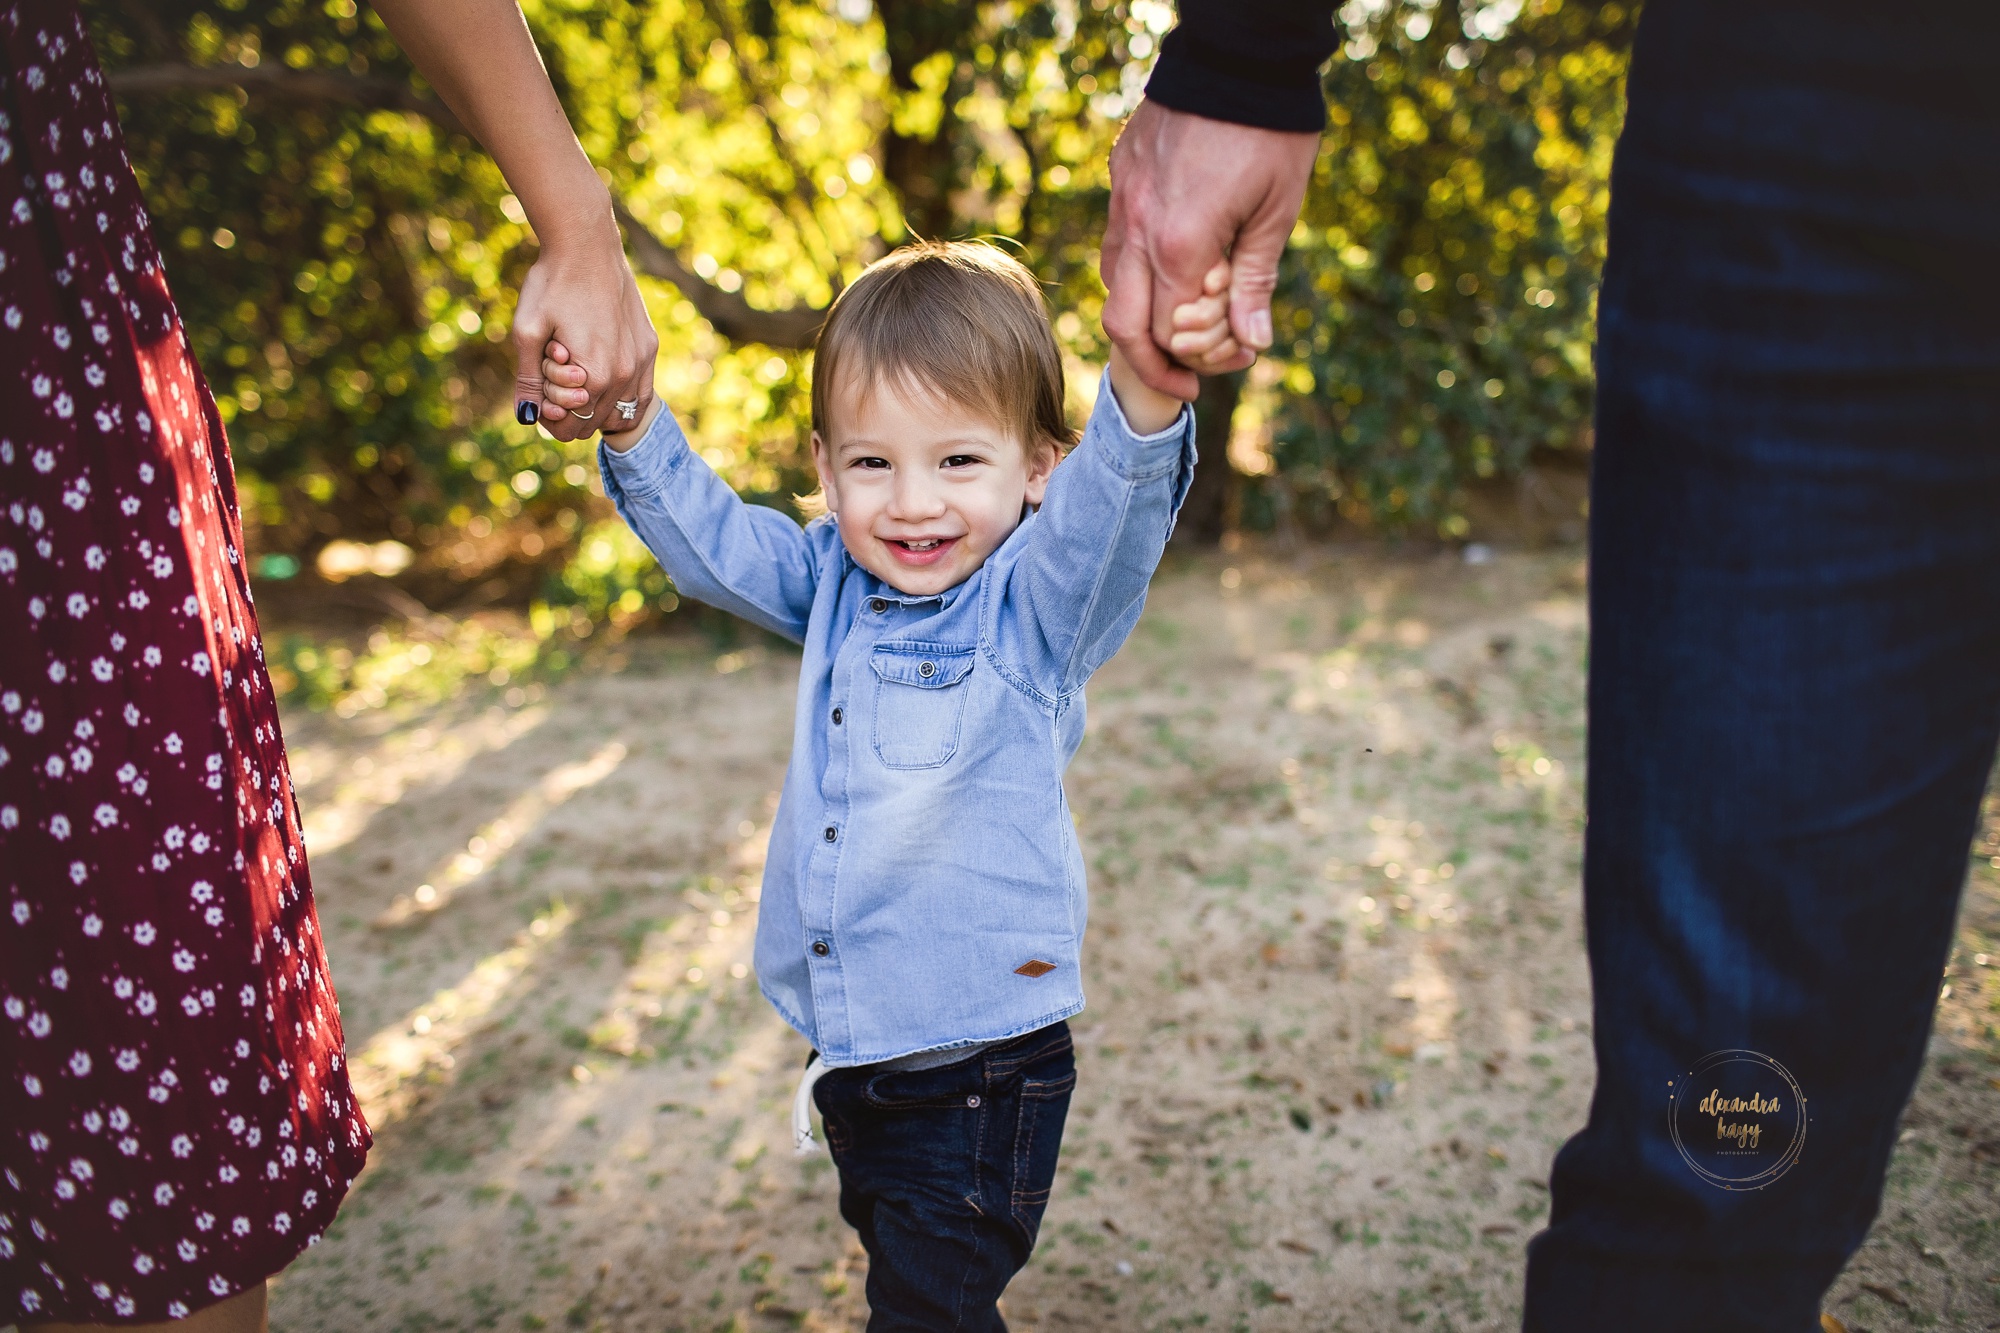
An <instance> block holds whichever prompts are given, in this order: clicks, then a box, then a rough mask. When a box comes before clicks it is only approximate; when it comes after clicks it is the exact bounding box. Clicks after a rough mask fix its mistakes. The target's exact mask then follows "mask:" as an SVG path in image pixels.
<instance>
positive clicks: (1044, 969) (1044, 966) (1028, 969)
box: [1014, 958, 1056, 977]
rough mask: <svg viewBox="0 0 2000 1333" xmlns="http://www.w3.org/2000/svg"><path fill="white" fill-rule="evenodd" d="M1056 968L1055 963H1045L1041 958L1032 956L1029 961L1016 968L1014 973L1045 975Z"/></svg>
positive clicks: (1019, 974) (1035, 975) (1029, 975)
mask: <svg viewBox="0 0 2000 1333" xmlns="http://www.w3.org/2000/svg"><path fill="white" fill-rule="evenodd" d="M1055 970H1056V965H1055V964H1054V963H1045V962H1043V961H1042V960H1041V959H1039V958H1030V959H1029V960H1028V961H1027V962H1025V963H1023V964H1021V965H1020V966H1019V967H1017V968H1015V969H1014V975H1015V976H1017V977H1045V976H1047V975H1048V974H1049V973H1051V972H1053V971H1055Z"/></svg>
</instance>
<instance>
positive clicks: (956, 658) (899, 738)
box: [869, 643, 975, 768]
mask: <svg viewBox="0 0 2000 1333" xmlns="http://www.w3.org/2000/svg"><path fill="white" fill-rule="evenodd" d="M974 651H975V650H974V649H972V648H947V647H942V646H940V645H937V644H923V643H896V644H882V645H880V646H878V647H877V648H876V649H875V651H874V653H873V654H872V655H871V656H870V659H869V661H870V664H871V665H872V666H873V667H874V668H875V753H876V755H877V756H879V757H880V758H881V760H882V763H883V764H884V766H886V767H888V768H936V767H938V766H939V765H941V764H944V763H946V762H948V761H949V760H950V759H951V757H952V755H953V754H954V753H955V752H956V751H957V750H958V731H959V727H960V726H961V725H962V724H963V723H964V721H965V696H966V695H968V694H970V693H971V687H970V686H969V685H968V684H967V682H966V678H967V677H968V676H970V675H971V674H972V657H973V652H974Z"/></svg>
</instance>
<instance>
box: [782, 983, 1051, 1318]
mask: <svg viewBox="0 0 2000 1333" xmlns="http://www.w3.org/2000/svg"><path fill="white" fill-rule="evenodd" d="M1075 1089H1076V1052H1075V1049H1074V1047H1073V1046H1072V1045H1071V1043H1070V1036H1069V1024H1067V1023H1056V1024H1054V1025H1052V1026H1050V1027H1045V1028H1043V1029H1041V1030H1040V1031H1039V1032H1031V1033H1029V1034H1028V1035H1027V1036H1025V1037H1019V1038H1016V1039H1015V1040H1013V1041H1010V1042H1006V1043H1004V1044H1002V1045H999V1046H992V1047H988V1048H987V1049H986V1050H984V1051H981V1052H980V1053H979V1054H977V1055H975V1056H972V1057H971V1058H969V1059H966V1060H961V1061H959V1062H958V1063H957V1064H951V1065H944V1066H942V1067H940V1068H937V1069H924V1070H917V1071H914V1072H910V1073H884V1072H883V1071H882V1070H881V1069H880V1068H879V1067H877V1066H869V1065H863V1066H862V1067H860V1068H858V1069H833V1070H829V1071H827V1073H825V1074H823V1075H821V1077H820V1080H819V1083H818V1084H817V1085H816V1086H815V1087H814V1088H813V1098H814V1100H815V1101H816V1102H817V1103H818V1104H819V1110H820V1115H821V1116H822V1117H824V1118H825V1122H826V1142H827V1146H828V1147H829V1148H830V1149H832V1151H833V1164H834V1165H835V1166H836V1167H838V1168H839V1170H840V1215H841V1216H842V1217H844V1218H846V1219H847V1221H848V1224H849V1225H850V1226H852V1227H853V1228H854V1229H855V1230H856V1231H857V1232H859V1233H860V1235H861V1244H862V1245H863V1246H864V1247H865V1248H866V1249H867V1251H868V1310H869V1314H868V1333H902V1331H903V1330H910V1331H911V1333H918V1331H921V1333H942V1331H943V1330H965V1333H1005V1330H1006V1327H1007V1325H1006V1323H1005V1322H1004V1321H1003V1320H1002V1319H1001V1318H1000V1311H999V1309H998V1307H997V1304H996V1303H997V1302H998V1301H999V1299H1000V1293H1001V1292H1003V1291H1005V1290H1006V1288H1007V1283H1008V1282H1009V1281H1010V1280H1011V1279H1012V1278H1013V1276H1014V1274H1016V1273H1018V1272H1020V1271H1021V1269H1022V1267H1023V1266H1024V1265H1025V1264H1026V1263H1027V1262H1028V1255H1029V1254H1030V1253H1031V1252H1032V1251H1033V1250H1034V1248H1035V1233H1036V1231H1037V1230H1038V1229H1039V1228H1040V1227H1041V1225H1042V1213H1043V1211H1044V1210H1045V1209H1046V1208H1047V1207H1048V1205H1049V1189H1050V1187H1051V1186H1052V1185H1053V1184H1054V1183H1055V1176H1056V1155H1057V1153H1058V1151H1059V1150H1060V1149H1061V1148H1062V1134H1063V1120H1064V1119H1065V1117H1067V1115H1068V1114H1069V1099H1070V1094H1071V1093H1072V1092H1073V1091H1075Z"/></svg>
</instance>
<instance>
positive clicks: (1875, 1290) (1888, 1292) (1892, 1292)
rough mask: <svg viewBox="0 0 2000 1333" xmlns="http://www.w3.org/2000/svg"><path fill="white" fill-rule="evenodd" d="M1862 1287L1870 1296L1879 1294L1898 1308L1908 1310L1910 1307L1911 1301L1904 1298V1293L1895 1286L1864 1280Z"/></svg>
mask: <svg viewBox="0 0 2000 1333" xmlns="http://www.w3.org/2000/svg"><path fill="white" fill-rule="evenodd" d="M1861 1289H1862V1290H1863V1291H1865V1292H1867V1293H1868V1294H1869V1295H1870V1296H1879V1297H1880V1298H1881V1299H1883V1300H1885V1301H1887V1302H1889V1304H1891V1305H1893V1306H1895V1307H1897V1308H1898V1309H1902V1310H1907V1309H1909V1308H1910V1303H1909V1301H1907V1300H1906V1299H1904V1297H1903V1293H1902V1292H1900V1291H1897V1290H1896V1289H1895V1288H1893V1287H1885V1286H1882V1285H1881V1284H1880V1283H1877V1282H1864V1283H1862V1284H1861Z"/></svg>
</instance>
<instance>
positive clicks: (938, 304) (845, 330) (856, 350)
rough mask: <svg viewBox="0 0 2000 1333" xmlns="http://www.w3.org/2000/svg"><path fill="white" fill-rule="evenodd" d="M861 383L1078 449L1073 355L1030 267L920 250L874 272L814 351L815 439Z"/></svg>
mask: <svg viewBox="0 0 2000 1333" xmlns="http://www.w3.org/2000/svg"><path fill="white" fill-rule="evenodd" d="M843 375H845V376H849V377H851V378H852V383H853V387H854V390H855V391H856V392H857V393H859V394H861V395H862V396H863V397H864V398H865V397H866V395H868V394H869V393H871V392H872V391H873V390H874V388H875V387H876V386H877V385H878V384H880V383H881V382H882V380H883V378H884V377H893V378H895V379H897V380H900V381H901V382H902V383H903V384H904V385H907V386H916V385H921V386H922V387H924V388H926V389H929V390H931V391H932V392H934V393H936V394H938V395H939V396H941V397H943V398H944V399H946V400H947V401H949V402H951V403H955V404H957V405H958V406H960V407H965V408H970V409H972V410H973V411H976V412H980V413H983V414H985V415H987V416H990V417H991V418H992V419H993V420H994V421H997V422H1001V423H1004V424H1005V425H1006V426H1008V427H1009V428H1010V429H1012V430H1013V431H1014V433H1015V434H1016V436H1017V437H1018V438H1019V439H1020V441H1021V443H1022V446H1023V447H1025V448H1028V449H1033V448H1035V447H1036V446H1037V445H1038V444H1040V443H1042V442H1043V441H1047V442H1049V443H1050V444H1052V445H1054V446H1055V447H1056V449H1057V450H1058V451H1062V450H1065V449H1068V448H1069V447H1070V446H1071V445H1073V444H1075V443H1076V440H1077V433H1076V432H1075V431H1074V430H1072V429H1071V428H1070V425H1069V422H1068V420H1067V418H1066V417H1065V416H1064V415H1063V364H1062V353H1061V352H1060V351H1058V350H1057V348H1056V340H1055V335H1054V334H1052V333H1051V332H1050V331H1049V310H1048V306H1047V305H1046V304H1044V303H1043V301H1042V289H1041V287H1040V286H1039V285H1038V284H1037V283H1036V282H1035V277H1034V275H1033V274H1032V273H1030V272H1028V270H1027V269H1026V268H1025V267H1023V266H1022V264H1021V263H1020V261H1018V260H1016V259H1014V258H1013V257H1012V256H1010V255H1007V254H1003V253H1002V252H1001V251H999V250H996V249H995V248H993V247H992V246H990V245H982V244H979V243H977V242H972V241H919V242H917V243H916V244H915V245H906V246H904V247H902V248H901V249H899V250H896V251H895V252H893V253H891V254H889V255H885V256H884V257H883V258H881V259H878V260H876V261H875V262H874V263H873V264H870V265H869V266H868V268H867V270H866V271H864V272H863V273H862V275H861V276H860V277H858V278H856V279H855V280H854V284H853V285H852V286H850V287H849V288H848V289H847V290H846V291H844V292H842V293H841V294H840V298H839V299H838V300H836V301H835V302H834V303H833V310H832V311H831V312H830V313H829V314H828V315H827V317H826V323H825V324H824V325H822V326H821V327H820V331H819V341H818V343H817V344H816V346H815V349H814V353H813V385H812V424H813V429H814V430H816V431H818V432H819V433H820V434H821V436H822V437H824V438H826V439H828V440H829V441H831V439H832V435H831V432H829V431H828V429H827V427H828V424H829V420H830V410H829V408H830V404H831V402H832V398H833V391H834V389H835V388H836V386H838V385H839V384H840V382H841V377H842V376H843Z"/></svg>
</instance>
